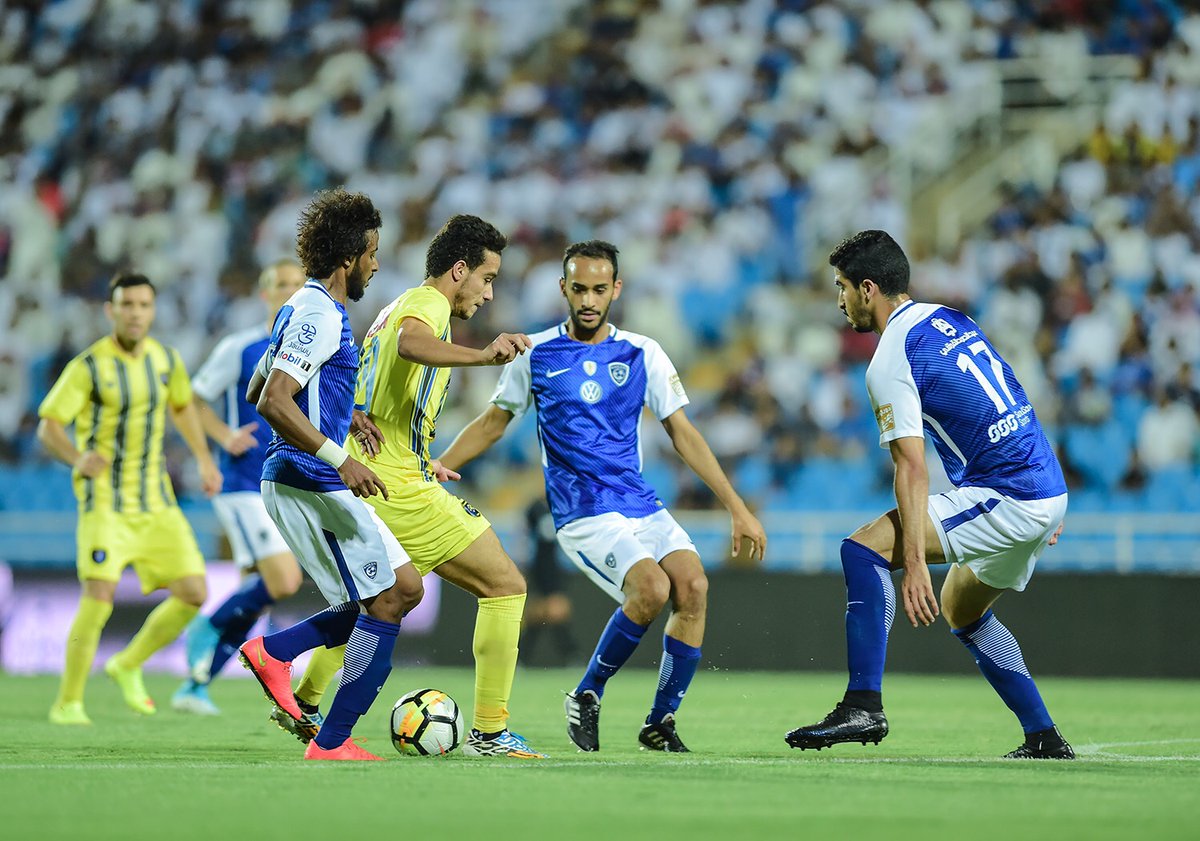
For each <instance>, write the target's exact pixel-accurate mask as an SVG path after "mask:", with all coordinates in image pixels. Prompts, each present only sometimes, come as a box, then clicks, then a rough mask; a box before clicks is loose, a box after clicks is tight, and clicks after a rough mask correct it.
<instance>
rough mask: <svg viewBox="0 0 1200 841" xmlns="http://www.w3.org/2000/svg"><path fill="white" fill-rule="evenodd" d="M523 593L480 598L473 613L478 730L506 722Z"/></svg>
mask: <svg viewBox="0 0 1200 841" xmlns="http://www.w3.org/2000/svg"><path fill="white" fill-rule="evenodd" d="M524 613H525V594H524V593H521V594H520V595H516V596H496V597H495V598H491V599H480V600H479V613H478V614H476V617H475V639H474V641H473V645H472V648H473V650H474V652H475V720H474V723H473V726H474V728H475V729H476V730H478V731H479V732H480V733H497V732H499V731H501V730H503V729H504V728H505V727H507V726H508V696H509V695H510V694H511V693H512V684H513V673H514V672H515V671H516V670H517V641H518V640H519V639H520V637H521V617H522V615H523V614H524Z"/></svg>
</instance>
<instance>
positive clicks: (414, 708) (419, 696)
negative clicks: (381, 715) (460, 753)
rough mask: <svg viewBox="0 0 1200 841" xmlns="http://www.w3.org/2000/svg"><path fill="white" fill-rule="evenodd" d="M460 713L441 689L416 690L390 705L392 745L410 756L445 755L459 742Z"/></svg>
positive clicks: (461, 729) (461, 731)
mask: <svg viewBox="0 0 1200 841" xmlns="http://www.w3.org/2000/svg"><path fill="white" fill-rule="evenodd" d="M463 735H464V730H463V714H462V710H460V709H459V708H458V704H456V703H454V699H453V698H451V697H450V696H449V695H447V694H446V693H445V692H442V691H441V690H440V689H418V690H417V691H416V692H406V693H405V694H404V695H402V696H400V700H399V701H397V702H396V706H394V707H392V744H393V745H395V746H396V750H398V751H400V753H403V754H408V755H409V756H445V755H446V754H448V753H450V752H451V751H452V750H454V749H455V748H457V747H458V746H459V745H461V744H462V740H463Z"/></svg>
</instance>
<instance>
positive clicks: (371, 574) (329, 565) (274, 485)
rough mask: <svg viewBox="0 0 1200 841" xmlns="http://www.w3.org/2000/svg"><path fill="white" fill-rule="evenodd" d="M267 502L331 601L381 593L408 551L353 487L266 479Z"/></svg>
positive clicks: (303, 564) (289, 542)
mask: <svg viewBox="0 0 1200 841" xmlns="http://www.w3.org/2000/svg"><path fill="white" fill-rule="evenodd" d="M262 498H263V503H264V504H265V505H266V507H267V511H269V512H270V513H271V519H273V520H274V521H275V524H276V525H278V526H279V531H280V532H281V533H282V534H283V539H284V540H286V541H287V545H288V546H289V547H291V550H292V553H293V554H294V555H295V556H296V560H298V561H299V562H300V566H301V567H303V568H304V571H305V572H307V573H308V575H309V577H310V578H311V579H312V580H313V581H314V582H316V584H317V586H318V587H319V588H320V589H321V594H322V595H323V596H325V598H326V600H327V601H328V602H329V604H331V605H339V604H345V603H346V602H350V601H360V600H362V599H369V598H371V596H377V595H379V594H380V593H382V592H383V591H384V590H386V589H388V588H389V587H391V586H392V585H393V584H394V583H396V573H395V572H393V570H395V569H396V568H397V567H401V566H404V565H405V564H406V563H408V555H406V554H405V553H404V550H403V549H401V548H400V544H399V542H398V541H397V540H396V538H395V537H394V536H393V535H392V533H391V532H390V531H388V530H387V526H385V525H384V524H383V521H382V520H380V519H379V515H378V514H376V513H375V510H374V509H373V508H371V506H370V505H367V503H365V502H363V501H362V500H361V499H359V498H358V497H356V496H355V495H354V494H353V493H352V492H351V491H349V490H344V491H330V492H328V493H317V492H315V491H302V490H300V489H299V488H293V487H291V486H290V485H284V484H280V483H278V482H263V483H262Z"/></svg>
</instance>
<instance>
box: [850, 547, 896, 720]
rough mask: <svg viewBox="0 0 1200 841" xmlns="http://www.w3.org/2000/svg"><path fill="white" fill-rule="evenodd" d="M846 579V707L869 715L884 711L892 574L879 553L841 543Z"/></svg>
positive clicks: (892, 602) (892, 608) (893, 602)
mask: <svg viewBox="0 0 1200 841" xmlns="http://www.w3.org/2000/svg"><path fill="white" fill-rule="evenodd" d="M842 571H843V572H844V573H845V575H846V665H847V668H848V670H849V672H850V681H849V683H848V684H847V686H846V698H845V701H846V702H847V703H850V704H852V705H853V706H857V707H862V708H863V709H866V710H869V711H871V712H881V711H882V710H883V702H882V689H883V664H884V660H885V659H886V658H887V641H888V632H889V631H890V630H891V629H892V620H893V619H894V618H895V616H896V590H895V588H894V587H893V586H892V570H891V566H890V565H889V564H888V562H887V561H885V560H884V559H883V556H882V555H880V554H879V553H878V552H875V551H873V550H871V549H868V548H867V547H866V546H863V545H862V544H861V543H857V542H855V541H853V540H850V539H848V538H847V539H846V540H843V541H842Z"/></svg>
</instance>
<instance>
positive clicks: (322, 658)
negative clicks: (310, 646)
mask: <svg viewBox="0 0 1200 841" xmlns="http://www.w3.org/2000/svg"><path fill="white" fill-rule="evenodd" d="M345 662H346V646H344V645H339V646H338V647H337V648H324V647H321V648H318V649H317V650H316V651H314V652H313V654H312V659H310V660H309V661H308V668H307V669H305V670H304V677H302V678H300V684H299V686H297V687H296V697H297V698H299V699H300V700H301V701H303V702H304V703H305V704H311V705H312V706H314V707H316V706H320V704H321V698H322V696H324V695H325V690H326V689H328V688H329V684H330V683H332V682H333V676H334V675H336V674H337V673H338V669H340V668H342V665H343V664H344V663H345Z"/></svg>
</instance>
